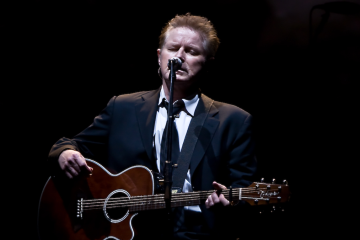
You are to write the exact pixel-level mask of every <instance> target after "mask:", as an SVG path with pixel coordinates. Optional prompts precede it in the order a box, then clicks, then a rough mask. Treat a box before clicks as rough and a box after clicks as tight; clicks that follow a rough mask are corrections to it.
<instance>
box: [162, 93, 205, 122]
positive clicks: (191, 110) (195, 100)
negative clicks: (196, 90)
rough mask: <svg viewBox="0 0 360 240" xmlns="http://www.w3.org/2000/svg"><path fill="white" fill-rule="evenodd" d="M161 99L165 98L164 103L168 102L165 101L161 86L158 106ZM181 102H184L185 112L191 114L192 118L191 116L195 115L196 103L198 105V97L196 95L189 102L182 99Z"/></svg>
mask: <svg viewBox="0 0 360 240" xmlns="http://www.w3.org/2000/svg"><path fill="white" fill-rule="evenodd" d="M163 98H165V101H166V102H169V101H168V100H167V99H166V96H165V91H164V86H161V91H160V97H159V102H158V105H160V104H161V102H162V100H163ZM182 100H183V101H184V104H185V108H186V110H187V111H188V112H189V113H190V114H191V116H192V117H193V116H194V113H195V109H196V106H197V103H198V100H199V95H198V94H196V95H195V97H193V98H192V99H190V100H186V99H182ZM175 102H176V101H175Z"/></svg>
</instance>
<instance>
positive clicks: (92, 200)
mask: <svg viewBox="0 0 360 240" xmlns="http://www.w3.org/2000/svg"><path fill="white" fill-rule="evenodd" d="M259 190H268V189H266V188H254V189H250V190H249V189H246V190H242V193H243V194H244V193H256V192H257V191H259ZM229 191H230V190H229V189H226V190H222V192H221V193H222V194H229ZM270 191H271V190H270ZM213 192H216V190H209V191H201V192H187V193H176V194H173V195H172V196H174V197H183V196H182V195H185V196H186V195H188V196H190V195H196V196H197V195H198V194H199V193H202V194H212V193H213ZM238 192H239V191H238V189H233V195H236V194H238ZM145 196H148V197H150V198H156V197H162V198H163V197H164V194H155V195H140V196H131V198H132V199H136V198H143V197H145ZM119 198H120V199H127V197H119ZM119 198H110V199H109V202H111V201H117V199H119ZM99 200H100V201H105V200H104V199H85V200H83V201H84V202H87V203H91V202H96V201H99ZM126 201H128V199H127V200H126Z"/></svg>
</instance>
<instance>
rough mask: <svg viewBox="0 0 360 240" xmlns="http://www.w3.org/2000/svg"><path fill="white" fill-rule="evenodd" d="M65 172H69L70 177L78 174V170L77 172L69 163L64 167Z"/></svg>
mask: <svg viewBox="0 0 360 240" xmlns="http://www.w3.org/2000/svg"><path fill="white" fill-rule="evenodd" d="M66 173H69V174H71V176H72V177H76V176H77V175H79V172H77V171H76V170H75V169H74V168H73V167H71V166H70V165H68V166H67V168H66Z"/></svg>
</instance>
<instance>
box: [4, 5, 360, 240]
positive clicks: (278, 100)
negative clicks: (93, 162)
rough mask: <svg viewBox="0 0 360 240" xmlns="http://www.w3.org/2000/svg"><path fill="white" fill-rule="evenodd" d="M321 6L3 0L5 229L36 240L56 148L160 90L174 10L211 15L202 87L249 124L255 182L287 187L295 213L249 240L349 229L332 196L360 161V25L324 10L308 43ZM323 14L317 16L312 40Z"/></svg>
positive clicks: (260, 221) (264, 222)
mask: <svg viewBox="0 0 360 240" xmlns="http://www.w3.org/2000/svg"><path fill="white" fill-rule="evenodd" d="M326 2H328V1H321V0H306V1H305V0H296V1H295V0H294V1H287V0H258V1H235V0H234V1H231V0H223V1H217V0H212V1H210V0H208V1H187V0H184V1H176V2H171V1H100V0H87V1H86V0H83V1H35V0H32V1H27V3H21V2H19V3H16V4H12V5H10V4H9V5H4V4H3V5H2V6H1V23H0V31H1V35H2V37H1V38H2V42H3V44H2V50H1V52H2V54H1V55H2V58H3V60H5V61H3V62H4V63H3V65H2V69H3V70H2V73H3V74H2V75H3V76H2V79H3V88H2V93H3V94H2V97H3V104H2V105H3V121H4V125H3V130H4V132H6V133H7V135H6V137H7V144H6V145H5V146H6V147H5V153H7V154H6V155H5V156H6V157H4V162H7V163H10V165H11V167H10V168H9V169H10V170H8V171H7V174H4V176H5V177H6V178H5V180H4V182H3V183H4V185H5V186H7V187H8V188H9V189H10V191H9V194H7V195H6V196H13V197H12V199H15V201H12V203H11V204H10V205H9V203H8V205H9V206H10V207H9V209H7V210H9V212H10V214H11V218H8V223H9V226H11V228H9V231H11V232H12V233H13V234H16V236H21V237H24V238H25V237H27V238H33V239H35V238H36V217H37V205H38V201H39V198H40V194H41V191H42V188H43V186H44V184H45V182H46V180H47V178H48V175H47V173H46V172H45V162H46V158H47V155H48V152H49V150H50V148H51V146H52V145H53V144H54V143H55V141H56V140H58V139H59V138H61V137H63V136H66V137H72V136H74V135H75V134H77V133H79V132H80V131H81V130H82V129H84V128H85V127H87V126H88V125H89V124H90V123H91V122H92V119H93V118H94V117H95V116H96V115H97V114H98V113H99V112H100V111H101V110H102V109H103V108H104V107H105V106H106V104H107V102H108V101H109V99H110V98H111V97H112V96H114V95H119V94H124V93H131V92H136V91H143V90H152V89H155V88H158V87H159V86H160V84H161V81H160V78H159V77H158V75H157V68H158V65H157V56H156V49H157V48H158V36H159V35H160V31H161V29H162V27H163V26H164V25H165V23H166V22H167V21H169V20H170V19H171V18H173V17H174V16H175V15H176V14H185V13H187V12H190V13H192V14H194V15H202V16H205V17H207V18H209V19H210V20H211V21H212V23H213V24H214V26H215V28H216V29H217V31H218V36H219V38H220V41H221V44H220V47H219V51H218V54H217V56H216V64H215V66H214V68H213V69H212V72H211V74H210V75H209V76H208V78H207V79H206V80H205V81H204V84H203V86H202V91H203V92H204V93H205V94H206V95H208V96H210V97H212V98H213V99H215V100H218V101H223V102H227V103H231V104H234V105H237V106H239V107H241V108H243V109H244V110H246V111H248V112H250V113H251V114H252V115H253V116H254V122H255V130H254V131H255V138H256V142H257V157H258V163H259V177H264V178H265V180H266V181H271V179H272V178H276V179H277V180H278V181H281V180H282V179H284V178H286V179H287V180H288V182H289V184H290V186H291V191H292V199H291V202H290V204H289V206H288V211H287V213H284V214H282V215H273V217H271V216H266V217H262V216H259V217H258V218H257V217H256V218H253V219H252V220H251V221H254V222H253V223H254V225H258V232H254V235H253V236H254V238H255V239H258V238H260V236H262V237H264V236H265V235H267V234H268V237H269V238H274V239H279V238H280V239H285V238H286V239H288V238H290V239H293V238H300V237H308V236H309V234H310V233H311V234H312V236H314V234H316V236H323V235H324V234H325V233H326V234H334V233H339V232H345V231H343V230H342V225H341V224H340V222H338V220H339V219H343V218H342V217H344V216H345V215H343V209H344V207H343V206H342V205H343V203H342V202H341V201H343V200H344V199H343V198H341V199H337V198H336V197H335V196H339V193H338V192H337V190H339V189H341V188H342V187H343V184H344V183H345V182H346V181H347V180H350V178H351V176H352V175H351V171H350V170H349V169H351V168H352V164H353V163H354V162H355V159H356V155H355V154H354V148H355V141H353V138H352V137H353V135H354V136H355V134H354V132H355V120H354V118H355V110H356V109H357V108H355V107H356V104H355V103H357V102H356V100H357V96H356V94H357V93H358V88H357V87H356V82H358V80H359V78H360V73H359V66H360V65H359V63H360V57H359V56H360V46H359V42H360V16H359V15H351V14H348V13H351V9H352V10H353V9H356V8H353V7H352V8H345V10H343V11H342V12H340V13H330V18H329V20H328V21H327V23H326V24H325V26H324V28H323V30H322V31H321V32H320V33H319V34H318V36H317V37H316V41H315V42H314V43H313V45H312V46H310V45H309V14H310V10H311V8H312V7H313V6H314V5H318V4H323V3H326ZM350 2H352V3H358V4H360V1H355V0H352V1H350ZM337 9H340V10H341V7H339V8H337ZM349 9H350V10H349ZM324 12H325V11H324V10H321V9H317V10H314V12H313V14H312V20H313V22H312V27H313V30H314V31H315V30H316V29H317V26H318V25H319V23H320V20H321V16H322V14H323V13H324ZM314 39H315V38H314ZM9 126H10V127H9ZM13 169H15V171H14V170H13ZM14 172H15V173H16V174H13V173H14ZM14 175H15V176H14ZM9 180H11V181H9ZM8 188H6V189H8ZM6 199H7V198H6ZM334 204H335V205H334ZM339 206H342V207H339ZM14 209H16V211H14ZM346 211H349V209H346ZM350 211H351V209H350ZM240 217H241V216H240ZM19 219H21V220H19ZM20 225H21V226H22V228H19V226H20ZM24 226H26V228H25V229H24ZM322 226H325V228H323V227H322ZM20 229H21V230H20ZM239 229H240V228H239ZM261 230H263V232H262V234H260V232H261ZM314 230H316V231H314ZM239 231H240V230H239ZM264 231H265V232H264Z"/></svg>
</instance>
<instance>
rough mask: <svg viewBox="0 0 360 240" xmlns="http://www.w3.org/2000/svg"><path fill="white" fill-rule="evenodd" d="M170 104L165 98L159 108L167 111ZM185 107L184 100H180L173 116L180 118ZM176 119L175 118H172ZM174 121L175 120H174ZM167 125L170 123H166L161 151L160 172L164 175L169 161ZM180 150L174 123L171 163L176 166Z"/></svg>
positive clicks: (175, 105)
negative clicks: (179, 115)
mask: <svg viewBox="0 0 360 240" xmlns="http://www.w3.org/2000/svg"><path fill="white" fill-rule="evenodd" d="M168 105H169V103H168V102H166V101H165V98H163V101H162V102H161V104H160V105H159V107H165V108H166V110H167V109H168ZM184 108H185V105H184V102H183V101H182V100H178V101H177V102H176V103H175V104H174V105H173V116H175V117H178V114H179V113H180V112H181V111H182V110H184ZM172 119H174V118H172ZM172 121H173V120H172ZM167 125H168V122H166V126H165V129H164V132H163V135H162V139H161V150H160V172H162V173H164V167H165V161H166V160H167V159H166V158H167V146H166V131H167ZM179 153H180V148H179V135H178V132H177V129H176V126H175V122H173V126H172V152H171V158H172V160H171V162H172V163H173V164H174V163H176V162H177V159H178V157H179Z"/></svg>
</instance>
